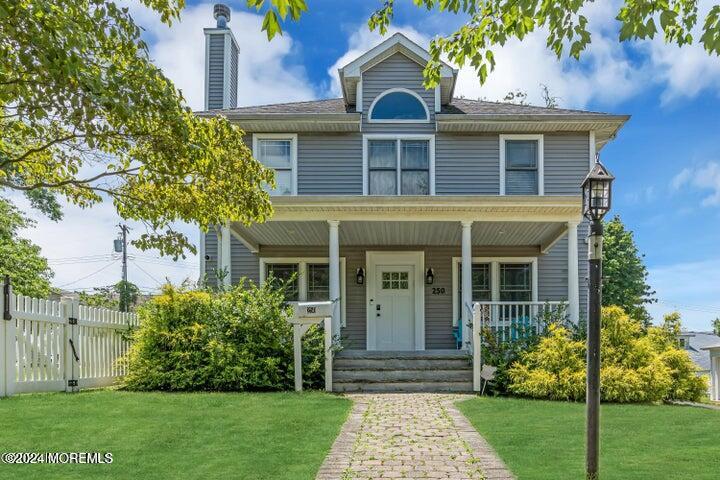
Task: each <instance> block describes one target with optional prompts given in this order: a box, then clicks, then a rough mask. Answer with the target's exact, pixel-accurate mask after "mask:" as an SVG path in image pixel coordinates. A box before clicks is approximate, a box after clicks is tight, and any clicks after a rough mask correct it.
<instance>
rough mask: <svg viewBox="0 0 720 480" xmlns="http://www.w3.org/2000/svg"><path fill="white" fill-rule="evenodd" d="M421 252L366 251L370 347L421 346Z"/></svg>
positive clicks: (422, 285) (375, 348) (378, 348)
mask: <svg viewBox="0 0 720 480" xmlns="http://www.w3.org/2000/svg"><path fill="white" fill-rule="evenodd" d="M423 256H424V255H423V252H368V263H367V266H368V282H367V283H368V288H367V295H368V297H367V298H368V303H367V309H368V310H367V321H368V329H367V334H368V342H367V348H368V349H369V350H422V349H423V348H424V343H425V342H424V335H425V333H424V328H423V327H424V318H423V317H424V315H423V313H424V306H423V305H424V302H423V292H424V283H423V277H422V275H423V272H422V269H423V263H424V262H423Z"/></svg>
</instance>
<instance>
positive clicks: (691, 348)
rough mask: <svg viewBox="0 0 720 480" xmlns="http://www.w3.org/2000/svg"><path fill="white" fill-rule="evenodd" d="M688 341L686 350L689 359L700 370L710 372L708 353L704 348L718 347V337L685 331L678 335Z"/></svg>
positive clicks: (719, 338)
mask: <svg viewBox="0 0 720 480" xmlns="http://www.w3.org/2000/svg"><path fill="white" fill-rule="evenodd" d="M680 336H681V337H683V338H686V339H687V341H688V344H687V347H685V350H687V352H688V354H689V355H690V358H691V359H692V361H693V362H695V364H696V365H697V366H698V367H700V369H701V370H703V371H706V372H709V371H710V353H709V352H708V351H707V350H703V349H704V348H708V347H714V346H716V345H720V337H718V336H717V335H715V334H713V333H711V332H691V331H685V332H682V333H681V334H680Z"/></svg>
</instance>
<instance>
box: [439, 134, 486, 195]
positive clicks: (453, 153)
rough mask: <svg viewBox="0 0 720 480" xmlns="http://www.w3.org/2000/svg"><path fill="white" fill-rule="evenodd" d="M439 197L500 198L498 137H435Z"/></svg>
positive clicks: (441, 135) (440, 135)
mask: <svg viewBox="0 0 720 480" xmlns="http://www.w3.org/2000/svg"><path fill="white" fill-rule="evenodd" d="M435 193H436V194H437V195H498V194H499V193H500V152H499V143H498V136H497V135H483V136H466V135H443V134H438V135H436V137H435Z"/></svg>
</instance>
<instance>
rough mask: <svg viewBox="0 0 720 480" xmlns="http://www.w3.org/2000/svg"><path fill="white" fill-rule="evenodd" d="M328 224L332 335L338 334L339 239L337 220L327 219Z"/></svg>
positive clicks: (338, 223)
mask: <svg viewBox="0 0 720 480" xmlns="http://www.w3.org/2000/svg"><path fill="white" fill-rule="evenodd" d="M328 225H329V226H330V228H329V230H330V239H329V249H330V251H329V252H328V263H329V267H328V273H329V276H330V279H329V280H330V300H331V301H334V302H335V303H334V304H333V306H332V333H333V336H335V335H339V334H340V326H341V324H340V239H339V236H338V226H339V225H340V222H339V221H337V220H328Z"/></svg>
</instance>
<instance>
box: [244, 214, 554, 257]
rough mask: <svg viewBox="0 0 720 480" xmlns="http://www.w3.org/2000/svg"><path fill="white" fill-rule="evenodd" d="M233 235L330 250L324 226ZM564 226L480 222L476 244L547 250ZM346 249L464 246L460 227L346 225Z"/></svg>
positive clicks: (271, 225)
mask: <svg viewBox="0 0 720 480" xmlns="http://www.w3.org/2000/svg"><path fill="white" fill-rule="evenodd" d="M232 229H233V232H234V233H235V235H236V236H237V237H238V238H240V239H241V240H242V241H243V242H244V243H245V244H246V245H247V246H248V247H249V248H250V249H251V250H254V251H258V250H259V249H260V247H261V246H263V245H264V246H280V245H294V246H326V245H328V224H327V222H325V221H270V222H267V223H263V224H255V225H251V226H244V225H242V224H233V225H232ZM566 229H567V224H566V223H565V222H475V223H473V227H472V243H473V245H475V246H487V247H520V246H530V247H536V248H538V249H539V250H544V249H546V248H548V247H549V246H550V245H552V244H553V243H555V242H556V241H557V240H558V239H559V238H561V237H562V236H563V235H565V231H566ZM339 237H340V244H341V245H353V246H358V245H367V246H378V245H393V246H395V245H415V246H417V245H428V246H456V247H459V246H460V243H461V225H460V222H458V221H343V222H341V224H340V228H339Z"/></svg>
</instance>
